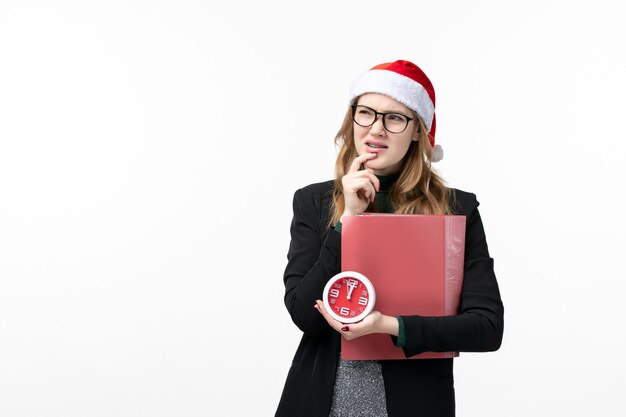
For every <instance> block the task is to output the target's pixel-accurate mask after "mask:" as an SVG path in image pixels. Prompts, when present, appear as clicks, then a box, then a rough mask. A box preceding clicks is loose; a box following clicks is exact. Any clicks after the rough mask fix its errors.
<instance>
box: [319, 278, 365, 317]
mask: <svg viewBox="0 0 626 417" xmlns="http://www.w3.org/2000/svg"><path fill="white" fill-rule="evenodd" d="M323 296H324V307H326V311H328V314H330V315H331V316H332V317H333V318H334V319H335V320H337V321H340V322H342V323H356V322H358V321H361V320H363V319H364V318H365V316H367V315H368V314H369V313H371V312H372V310H373V309H374V303H375V302H376V293H375V291H374V286H373V285H372V283H371V282H370V280H369V279H367V277H366V276H365V275H363V274H360V273H358V272H354V271H345V272H341V273H339V274H337V275H335V276H334V277H332V278H331V279H330V280H329V281H328V283H327V284H326V286H325V287H324V294H323Z"/></svg>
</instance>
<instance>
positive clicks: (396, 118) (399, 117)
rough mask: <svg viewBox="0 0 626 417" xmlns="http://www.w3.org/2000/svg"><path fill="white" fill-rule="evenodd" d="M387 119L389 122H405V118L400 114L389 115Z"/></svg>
mask: <svg viewBox="0 0 626 417" xmlns="http://www.w3.org/2000/svg"><path fill="white" fill-rule="evenodd" d="M387 119H388V120H389V121H391V122H404V121H405V120H406V117H404V116H403V115H401V114H396V113H389V114H388V115H387Z"/></svg>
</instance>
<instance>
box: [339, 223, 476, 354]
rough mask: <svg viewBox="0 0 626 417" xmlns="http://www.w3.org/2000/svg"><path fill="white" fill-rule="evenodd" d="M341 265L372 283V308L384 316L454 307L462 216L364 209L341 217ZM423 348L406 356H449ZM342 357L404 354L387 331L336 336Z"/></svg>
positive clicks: (446, 311) (443, 312)
mask: <svg viewBox="0 0 626 417" xmlns="http://www.w3.org/2000/svg"><path fill="white" fill-rule="evenodd" d="M341 235H342V237H341V267H342V270H343V271H357V272H360V273H362V274H363V275H365V276H366V277H367V278H369V280H370V281H371V282H372V284H374V289H375V291H376V305H375V306H374V310H377V311H380V312H381V313H382V314H385V315H389V316H409V315H419V316H449V315H456V314H457V312H458V307H459V302H460V296H461V285H462V283H463V263H464V254H465V216H442V215H411V214H408V215H405V214H382V213H380V214H379V213H366V214H364V215H361V216H351V217H344V218H343V220H342V230H341ZM455 356H459V353H458V352H425V353H422V354H420V355H415V356H412V357H411V358H409V359H431V358H451V357H455ZM341 357H342V358H343V359H377V360H383V359H407V358H405V356H404V353H403V351H402V348H399V347H395V346H394V345H393V343H392V341H391V338H390V337H389V335H388V334H371V335H367V336H363V337H359V338H357V339H354V340H351V341H347V340H345V339H343V338H342V339H341Z"/></svg>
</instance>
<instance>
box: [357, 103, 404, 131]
mask: <svg viewBox="0 0 626 417" xmlns="http://www.w3.org/2000/svg"><path fill="white" fill-rule="evenodd" d="M379 114H380V115H381V116H383V127H384V128H385V130H387V131H388V132H389V133H402V132H404V131H405V130H406V127H407V126H408V125H409V122H410V121H411V120H414V119H413V118H412V117H409V116H405V115H404V114H400V113H380V112H377V111H376V110H374V109H372V108H370V107H367V106H361V105H359V104H355V105H353V106H352V120H354V122H355V123H356V124H357V125H359V126H363V127H369V126H371V125H373V124H374V123H376V120H378V115H379Z"/></svg>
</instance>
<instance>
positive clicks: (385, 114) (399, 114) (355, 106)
mask: <svg viewBox="0 0 626 417" xmlns="http://www.w3.org/2000/svg"><path fill="white" fill-rule="evenodd" d="M350 107H352V120H353V121H354V123H356V124H357V125H359V126H361V127H370V126H372V125H373V124H374V123H376V120H378V115H379V114H380V115H381V116H383V127H384V128H385V130H386V131H387V132H389V133H396V134H397V133H402V132H404V131H405V130H406V128H407V127H409V123H411V122H412V121H413V120H415V118H414V117H409V116H407V115H406V114H402V113H397V112H388V113H381V112H379V111H376V110H374V109H373V108H371V107H367V106H364V105H362V104H353V105H351V106H350ZM357 107H365V108H366V109H369V110H371V111H373V112H374V120H373V121H372V123H370V124H368V125H362V124H361V123H359V122H357V121H356V119H355V116H356V108H357ZM388 114H395V115H397V116H402V117H406V125H405V126H404V129H402V130H401V131H399V132H392V131H391V130H389V129H387V124H386V123H385V116H387V115H388Z"/></svg>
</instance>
